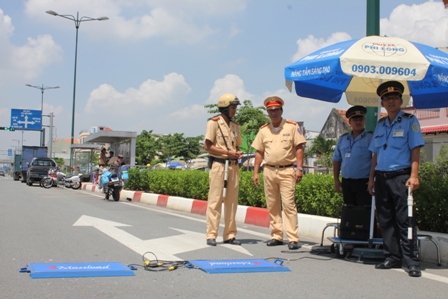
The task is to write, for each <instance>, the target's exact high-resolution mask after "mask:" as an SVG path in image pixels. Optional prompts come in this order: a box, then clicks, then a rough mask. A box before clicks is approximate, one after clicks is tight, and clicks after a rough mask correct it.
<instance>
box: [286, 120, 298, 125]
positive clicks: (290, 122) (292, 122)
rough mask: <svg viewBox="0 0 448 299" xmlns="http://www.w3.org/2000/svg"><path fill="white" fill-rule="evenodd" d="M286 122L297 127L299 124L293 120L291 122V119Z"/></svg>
mask: <svg viewBox="0 0 448 299" xmlns="http://www.w3.org/2000/svg"><path fill="white" fill-rule="evenodd" d="M286 122H287V123H288V124H293V125H297V123H296V122H295V121H293V120H289V119H287V120H286Z"/></svg>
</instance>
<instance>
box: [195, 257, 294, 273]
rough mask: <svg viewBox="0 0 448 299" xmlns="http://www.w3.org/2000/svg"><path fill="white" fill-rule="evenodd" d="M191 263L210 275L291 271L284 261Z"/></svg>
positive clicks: (207, 261) (196, 261)
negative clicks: (284, 264)
mask: <svg viewBox="0 0 448 299" xmlns="http://www.w3.org/2000/svg"><path fill="white" fill-rule="evenodd" d="M276 261H277V260H276ZM189 263H190V264H192V265H193V266H194V267H195V268H199V269H201V270H202V271H205V272H206V273H210V274H220V273H250V272H290V271H291V270H289V268H287V267H284V266H282V264H283V261H281V262H280V263H279V264H277V263H272V262H268V261H266V260H194V261H189Z"/></svg>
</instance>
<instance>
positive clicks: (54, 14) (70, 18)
mask: <svg viewBox="0 0 448 299" xmlns="http://www.w3.org/2000/svg"><path fill="white" fill-rule="evenodd" d="M46 13H47V14H50V15H52V16H59V17H61V18H64V19H67V20H71V21H74V22H75V28H76V41H75V70H74V74H73V107H72V130H71V136H70V167H71V166H72V165H73V151H72V147H71V146H72V144H73V143H74V138H75V101H76V66H77V61H78V29H79V25H80V24H81V22H85V21H106V20H109V18H108V17H100V18H91V17H86V16H84V17H81V19H80V18H79V12H76V18H75V16H73V15H60V14H58V13H57V12H55V11H53V10H47V11H46Z"/></svg>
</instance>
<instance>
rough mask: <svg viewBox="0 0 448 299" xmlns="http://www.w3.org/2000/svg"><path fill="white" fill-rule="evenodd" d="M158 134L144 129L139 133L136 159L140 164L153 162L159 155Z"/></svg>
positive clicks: (136, 144) (136, 143) (136, 142)
mask: <svg viewBox="0 0 448 299" xmlns="http://www.w3.org/2000/svg"><path fill="white" fill-rule="evenodd" d="M157 139H158V138H157V135H155V134H152V130H151V131H146V130H143V131H142V132H141V133H140V134H139V135H137V138H136V141H135V160H136V161H137V163H138V164H140V165H146V164H148V163H151V162H152V160H154V158H155V157H156V156H157V149H158V143H157Z"/></svg>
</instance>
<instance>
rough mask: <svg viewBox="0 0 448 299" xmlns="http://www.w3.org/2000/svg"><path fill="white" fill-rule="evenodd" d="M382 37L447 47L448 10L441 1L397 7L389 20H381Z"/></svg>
mask: <svg viewBox="0 0 448 299" xmlns="http://www.w3.org/2000/svg"><path fill="white" fill-rule="evenodd" d="M380 28H381V35H387V36H397V37H401V38H404V39H407V40H410V41H415V42H419V43H423V44H428V45H431V46H434V47H442V46H443V47H445V46H446V44H447V40H448V10H446V9H444V7H443V4H442V3H441V1H430V2H425V3H422V4H414V5H412V6H408V5H404V4H402V5H399V6H397V7H396V8H395V9H394V10H393V11H392V13H391V14H390V16H389V18H385V19H381V22H380Z"/></svg>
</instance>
